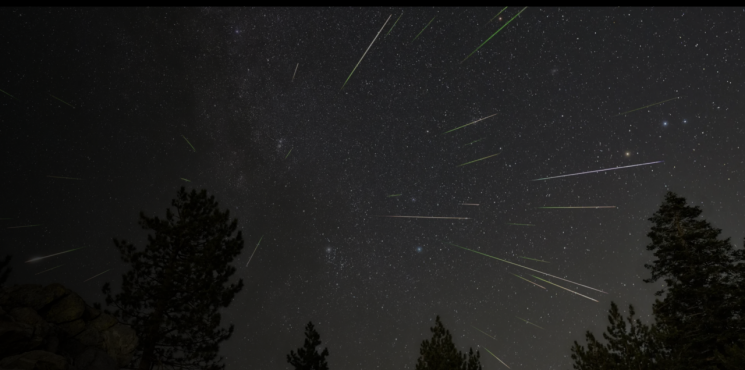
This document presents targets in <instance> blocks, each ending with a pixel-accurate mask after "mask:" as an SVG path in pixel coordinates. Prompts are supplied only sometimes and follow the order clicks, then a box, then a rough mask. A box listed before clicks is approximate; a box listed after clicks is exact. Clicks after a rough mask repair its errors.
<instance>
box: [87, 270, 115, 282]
mask: <svg viewBox="0 0 745 370" xmlns="http://www.w3.org/2000/svg"><path fill="white" fill-rule="evenodd" d="M109 270H111V269H109ZM109 270H106V271H104V272H102V273H100V274H98V275H96V276H101V275H103V274H105V273H107V272H109ZM96 276H91V277H89V278H88V279H86V280H83V282H84V283H85V282H86V281H88V280H90V279H93V278H94V277H96Z"/></svg>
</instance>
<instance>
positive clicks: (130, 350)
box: [101, 323, 139, 367]
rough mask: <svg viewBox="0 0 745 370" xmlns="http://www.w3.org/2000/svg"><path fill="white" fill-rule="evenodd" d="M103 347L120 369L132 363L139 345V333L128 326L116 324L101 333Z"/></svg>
mask: <svg viewBox="0 0 745 370" xmlns="http://www.w3.org/2000/svg"><path fill="white" fill-rule="evenodd" d="M101 336H102V337H103V347H104V350H105V351H106V353H108V354H109V356H111V357H112V358H113V359H114V360H116V363H117V364H119V366H120V367H124V366H126V365H127V364H129V362H130V361H132V355H134V351H135V349H137V345H138V343H139V341H138V339H137V333H135V331H134V330H133V329H132V328H131V327H129V326H128V325H122V324H119V323H118V324H116V325H114V326H112V327H110V328H108V329H106V330H104V331H102V332H101Z"/></svg>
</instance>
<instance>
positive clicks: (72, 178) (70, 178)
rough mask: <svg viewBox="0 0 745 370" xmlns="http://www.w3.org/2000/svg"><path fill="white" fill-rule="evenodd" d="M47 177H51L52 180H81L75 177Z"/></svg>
mask: <svg viewBox="0 0 745 370" xmlns="http://www.w3.org/2000/svg"><path fill="white" fill-rule="evenodd" d="M47 177H51V178H53V179H65V180H82V179H79V178H77V177H62V176H47Z"/></svg>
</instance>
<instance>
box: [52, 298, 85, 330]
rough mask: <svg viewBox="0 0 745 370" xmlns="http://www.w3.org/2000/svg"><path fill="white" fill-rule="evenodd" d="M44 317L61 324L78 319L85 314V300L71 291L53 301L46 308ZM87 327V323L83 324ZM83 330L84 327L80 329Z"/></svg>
mask: <svg viewBox="0 0 745 370" xmlns="http://www.w3.org/2000/svg"><path fill="white" fill-rule="evenodd" d="M45 311H46V312H45V313H44V315H43V316H44V319H45V320H47V321H49V322H51V323H53V324H61V323H66V322H70V321H73V320H77V319H79V318H81V317H82V316H83V313H84V312H85V301H84V300H83V298H80V296H79V295H77V294H75V293H72V292H70V293H69V294H68V295H66V296H64V297H63V298H62V299H60V300H58V301H56V302H54V303H52V305H51V306H50V307H49V308H48V309H47V310H45ZM82 327H83V328H84V327H85V324H83V325H82ZM80 331H82V329H81V330H80Z"/></svg>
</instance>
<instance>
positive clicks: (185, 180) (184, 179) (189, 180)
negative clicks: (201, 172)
mask: <svg viewBox="0 0 745 370" xmlns="http://www.w3.org/2000/svg"><path fill="white" fill-rule="evenodd" d="M179 178H180V179H181V180H184V181H186V182H191V181H190V180H188V179H185V178H183V177H179Z"/></svg>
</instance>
